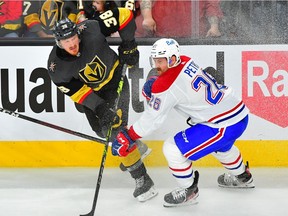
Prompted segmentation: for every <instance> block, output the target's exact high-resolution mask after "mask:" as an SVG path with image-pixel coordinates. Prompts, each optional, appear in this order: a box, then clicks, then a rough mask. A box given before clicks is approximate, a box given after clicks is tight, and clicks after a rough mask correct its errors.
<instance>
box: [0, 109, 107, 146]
mask: <svg viewBox="0 0 288 216" xmlns="http://www.w3.org/2000/svg"><path fill="white" fill-rule="evenodd" d="M0 112H2V113H6V114H8V115H10V116H13V117H16V118H20V119H24V120H27V121H30V122H33V123H36V124H39V125H43V126H46V127H49V128H53V129H55V130H59V131H62V132H65V133H68V134H72V135H74V136H78V137H81V138H84V139H87V140H91V141H95V142H99V143H102V144H106V141H105V140H102V139H99V138H96V137H93V136H89V135H87V134H83V133H80V132H77V131H73V130H69V129H67V128H64V127H60V126H58V125H55V124H51V123H49V122H45V121H41V120H39V119H35V118H32V117H29V116H26V115H23V114H20V113H17V112H13V111H11V110H8V109H4V108H2V107H0Z"/></svg>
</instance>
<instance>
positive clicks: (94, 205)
mask: <svg viewBox="0 0 288 216" xmlns="http://www.w3.org/2000/svg"><path fill="white" fill-rule="evenodd" d="M126 70H127V65H126V64H124V65H123V68H122V74H121V79H120V81H119V85H118V89H117V94H118V96H117V98H116V100H115V104H114V107H113V109H114V111H115V112H116V111H117V108H118V102H119V99H120V95H121V92H122V89H123V84H124V77H125V74H126ZM112 126H113V122H110V125H109V129H108V132H107V135H106V145H105V146H104V151H103V155H102V160H101V165H100V168H99V174H98V179H97V185H96V189H95V194H94V199H93V204H92V209H91V211H90V212H89V213H88V214H84V215H80V216H94V212H95V208H96V204H97V200H98V195H99V190H100V186H101V180H102V176H103V171H104V166H105V161H106V157H107V152H108V145H109V139H110V137H111V133H112V129H113V128H112Z"/></svg>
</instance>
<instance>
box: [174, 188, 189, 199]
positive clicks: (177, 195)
mask: <svg viewBox="0 0 288 216" xmlns="http://www.w3.org/2000/svg"><path fill="white" fill-rule="evenodd" d="M186 193H187V189H180V188H179V189H176V190H175V191H172V196H173V199H174V200H179V199H180V198H181V197H184V198H186Z"/></svg>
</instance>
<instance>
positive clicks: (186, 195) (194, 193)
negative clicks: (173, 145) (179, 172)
mask: <svg viewBox="0 0 288 216" xmlns="http://www.w3.org/2000/svg"><path fill="white" fill-rule="evenodd" d="M198 180H199V173H198V171H195V178H194V182H193V184H192V186H190V187H189V188H184V189H183V188H177V189H175V190H173V191H172V192H170V193H168V194H166V195H165V196H164V204H163V206H164V207H177V206H185V205H193V204H196V203H198V202H197V200H196V198H197V197H198V196H199V189H198Z"/></svg>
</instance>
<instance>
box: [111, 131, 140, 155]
mask: <svg viewBox="0 0 288 216" xmlns="http://www.w3.org/2000/svg"><path fill="white" fill-rule="evenodd" d="M136 147H137V146H136V145H135V140H132V139H131V137H130V136H129V134H128V130H127V129H124V130H122V131H120V132H119V133H118V134H117V136H116V139H115V140H114V141H113V142H112V154H113V155H114V156H120V157H126V156H127V155H128V154H129V153H130V152H132V151H134V150H135V149H136Z"/></svg>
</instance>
